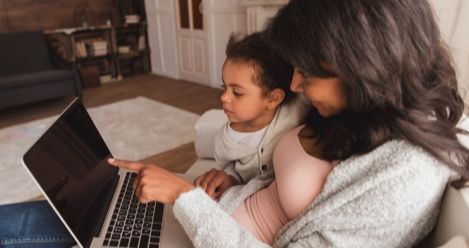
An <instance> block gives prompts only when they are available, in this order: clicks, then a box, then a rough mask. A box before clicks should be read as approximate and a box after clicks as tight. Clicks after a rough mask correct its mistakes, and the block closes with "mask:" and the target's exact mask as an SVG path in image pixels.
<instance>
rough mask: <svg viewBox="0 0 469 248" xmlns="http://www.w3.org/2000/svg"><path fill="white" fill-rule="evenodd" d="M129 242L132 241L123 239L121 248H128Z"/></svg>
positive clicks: (120, 244)
mask: <svg viewBox="0 0 469 248" xmlns="http://www.w3.org/2000/svg"><path fill="white" fill-rule="evenodd" d="M129 241H130V240H129V239H126V238H123V239H121V242H120V243H119V246H120V247H127V246H129Z"/></svg>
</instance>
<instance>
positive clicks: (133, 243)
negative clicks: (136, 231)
mask: <svg viewBox="0 0 469 248" xmlns="http://www.w3.org/2000/svg"><path fill="white" fill-rule="evenodd" d="M129 246H130V247H138V238H132V239H130V244H129Z"/></svg>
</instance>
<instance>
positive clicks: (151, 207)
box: [103, 172, 164, 248]
mask: <svg viewBox="0 0 469 248" xmlns="http://www.w3.org/2000/svg"><path fill="white" fill-rule="evenodd" d="M136 176H137V174H136V173H132V172H127V174H126V176H125V180H124V184H123V186H122V189H121V192H120V194H119V198H118V200H117V205H116V208H115V209H114V212H113V214H112V219H111V223H110V225H109V228H108V230H107V233H106V236H105V240H104V242H103V246H104V247H148V248H153V247H158V246H159V241H160V233H161V223H162V219H163V207H164V205H163V204H161V203H158V202H150V203H147V204H142V203H139V202H138V198H137V197H136V196H135V195H134V193H133V189H132V183H133V180H134V178H135V177H136Z"/></svg>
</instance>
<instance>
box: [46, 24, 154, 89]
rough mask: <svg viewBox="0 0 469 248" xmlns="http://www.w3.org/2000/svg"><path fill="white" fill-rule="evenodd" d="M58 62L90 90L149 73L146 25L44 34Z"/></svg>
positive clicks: (59, 30)
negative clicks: (72, 69) (69, 67)
mask: <svg viewBox="0 0 469 248" xmlns="http://www.w3.org/2000/svg"><path fill="white" fill-rule="evenodd" d="M45 34H46V37H47V39H48V41H49V43H50V44H51V46H52V47H54V48H55V49H56V50H57V52H58V54H59V55H60V56H62V59H63V60H64V61H65V62H67V63H69V64H71V65H72V66H74V67H76V68H77V69H78V71H80V73H81V76H82V78H83V82H84V86H85V87H91V86H96V85H99V84H100V83H105V82H108V81H112V80H117V79H122V78H125V77H130V76H134V75H138V74H146V73H149V71H150V50H149V46H148V38H147V24H146V23H145V22H139V23H134V24H127V25H121V26H115V27H114V26H99V27H88V28H75V29H58V30H48V31H45Z"/></svg>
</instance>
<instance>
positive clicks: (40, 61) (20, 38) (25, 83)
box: [0, 32, 82, 109]
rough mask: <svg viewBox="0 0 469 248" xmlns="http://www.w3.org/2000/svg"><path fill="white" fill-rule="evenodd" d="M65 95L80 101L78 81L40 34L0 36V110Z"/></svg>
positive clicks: (6, 34)
mask: <svg viewBox="0 0 469 248" xmlns="http://www.w3.org/2000/svg"><path fill="white" fill-rule="evenodd" d="M67 95H75V96H78V97H80V98H81V96H82V86H81V82H80V78H79V76H78V74H77V73H76V70H75V69H73V68H70V67H67V66H66V65H65V64H63V63H62V62H61V60H60V58H59V57H58V56H57V55H56V54H55V51H54V50H53V49H51V48H50V47H49V45H48V43H47V41H46V38H45V36H44V34H43V33H42V32H23V33H4V34H0V109H2V108H6V107H11V106H15V105H20V104H25V103H31V102H34V101H40V100H45V99H50V98H57V97H61V96H67Z"/></svg>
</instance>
